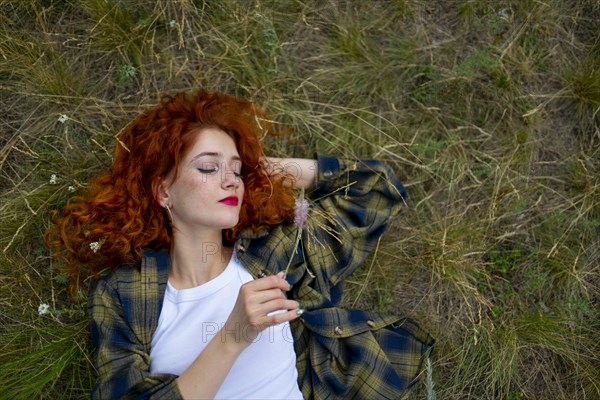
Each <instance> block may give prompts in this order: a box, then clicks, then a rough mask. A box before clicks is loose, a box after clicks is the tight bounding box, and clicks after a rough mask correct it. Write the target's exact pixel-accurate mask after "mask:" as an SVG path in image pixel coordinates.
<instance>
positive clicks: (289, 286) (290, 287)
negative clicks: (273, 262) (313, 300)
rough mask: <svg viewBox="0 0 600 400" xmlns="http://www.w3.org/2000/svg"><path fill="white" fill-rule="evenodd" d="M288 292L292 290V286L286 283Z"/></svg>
mask: <svg viewBox="0 0 600 400" xmlns="http://www.w3.org/2000/svg"><path fill="white" fill-rule="evenodd" d="M288 290H292V284H291V283H289V282H288Z"/></svg>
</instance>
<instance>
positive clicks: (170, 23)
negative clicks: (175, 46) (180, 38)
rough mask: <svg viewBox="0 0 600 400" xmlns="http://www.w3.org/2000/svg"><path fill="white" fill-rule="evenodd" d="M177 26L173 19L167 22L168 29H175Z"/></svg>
mask: <svg viewBox="0 0 600 400" xmlns="http://www.w3.org/2000/svg"><path fill="white" fill-rule="evenodd" d="M176 26H177V21H175V20H174V19H172V20H170V21H169V27H170V28H175V27H176Z"/></svg>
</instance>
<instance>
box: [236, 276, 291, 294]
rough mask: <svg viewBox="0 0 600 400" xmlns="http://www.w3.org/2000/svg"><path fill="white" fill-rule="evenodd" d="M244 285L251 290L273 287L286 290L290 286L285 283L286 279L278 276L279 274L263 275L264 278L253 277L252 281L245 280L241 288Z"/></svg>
mask: <svg viewBox="0 0 600 400" xmlns="http://www.w3.org/2000/svg"><path fill="white" fill-rule="evenodd" d="M245 286H246V287H248V288H249V289H250V290H253V291H259V290H265V289H273V288H279V289H281V290H283V291H288V290H289V288H290V285H289V284H288V283H287V281H286V280H285V279H283V277H282V276H280V275H279V274H277V275H271V276H265V277H264V278H260V279H255V280H253V281H250V282H246V283H244V284H243V285H242V288H243V287H245Z"/></svg>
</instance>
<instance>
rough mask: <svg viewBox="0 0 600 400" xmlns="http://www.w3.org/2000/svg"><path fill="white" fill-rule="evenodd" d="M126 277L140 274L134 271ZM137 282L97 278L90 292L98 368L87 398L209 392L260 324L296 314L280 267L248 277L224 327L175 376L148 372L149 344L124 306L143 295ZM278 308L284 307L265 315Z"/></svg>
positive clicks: (214, 389) (196, 395)
mask: <svg viewBox="0 0 600 400" xmlns="http://www.w3.org/2000/svg"><path fill="white" fill-rule="evenodd" d="M129 278H135V279H139V275H137V276H136V275H134V276H133V277H129ZM117 287H118V288H120V290H119V289H117ZM136 288H137V287H136V286H135V285H125V286H122V285H118V284H117V283H116V282H115V281H111V280H110V279H107V280H100V281H99V282H98V283H97V285H96V287H95V289H94V290H93V292H92V294H91V297H90V318H91V325H92V341H93V344H94V347H95V354H96V365H97V368H98V373H99V380H98V384H97V385H96V387H95V388H94V392H93V393H92V398H98V399H107V398H147V399H152V398H160V399H181V398H182V397H183V398H212V397H214V395H215V393H216V392H217V391H218V389H219V387H220V386H221V384H222V383H223V380H224V379H225V377H226V376H227V374H228V373H229V370H230V369H231V367H232V366H233V363H234V362H235V360H236V359H237V357H238V356H239V354H240V353H241V352H242V351H243V350H244V349H245V348H246V347H247V346H248V345H249V344H250V343H252V341H253V340H254V339H255V338H256V336H257V335H258V334H259V333H260V332H261V331H262V330H263V329H265V328H267V327H269V326H272V325H276V324H279V323H282V322H284V321H291V320H293V319H295V318H297V317H298V316H299V315H298V314H297V312H296V311H297V310H298V303H297V302H295V301H293V300H287V299H286V297H285V295H284V291H287V290H288V289H289V286H288V283H287V282H286V281H285V280H284V279H283V273H281V274H278V275H274V276H269V277H265V278H261V279H257V280H253V281H250V282H247V283H246V284H244V285H242V288H241V289H240V292H239V294H238V299H237V301H236V304H235V306H234V309H233V311H232V312H231V314H230V316H229V319H228V320H227V322H226V323H225V325H224V327H223V328H222V329H221V331H220V332H219V334H217V335H215V336H214V337H213V339H212V340H211V342H210V343H209V344H208V345H207V347H206V348H205V349H204V350H203V351H202V352H201V353H200V355H199V356H198V357H197V358H196V360H195V361H194V362H193V363H192V365H191V366H190V367H189V368H188V369H187V370H186V371H185V372H184V373H183V374H182V375H181V376H180V377H177V376H175V375H172V374H151V373H150V355H149V354H148V351H149V350H148V349H147V348H145V346H144V345H143V344H142V343H141V342H140V338H139V337H138V336H137V334H136V332H135V331H134V330H135V329H134V328H133V327H132V326H131V325H130V324H131V323H132V321H131V320H130V319H128V318H127V317H126V314H127V313H126V312H125V311H124V309H125V308H127V307H135V306H136V305H139V303H140V302H143V301H144V298H143V297H142V295H141V294H140V291H139V290H136ZM142 308H143V307H142ZM282 309H286V310H289V311H288V312H286V313H280V314H274V315H267V314H269V313H271V312H273V311H276V310H282ZM157 317H158V316H157Z"/></svg>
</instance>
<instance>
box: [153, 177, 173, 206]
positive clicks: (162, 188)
mask: <svg viewBox="0 0 600 400" xmlns="http://www.w3.org/2000/svg"><path fill="white" fill-rule="evenodd" d="M169 188H170V185H169V182H168V181H167V180H166V179H162V178H159V179H158V180H157V181H156V182H155V183H154V184H153V185H152V192H153V194H154V198H155V199H156V201H157V202H158V204H160V206H161V207H165V206H169V205H170V204H171V199H170V197H169Z"/></svg>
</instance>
